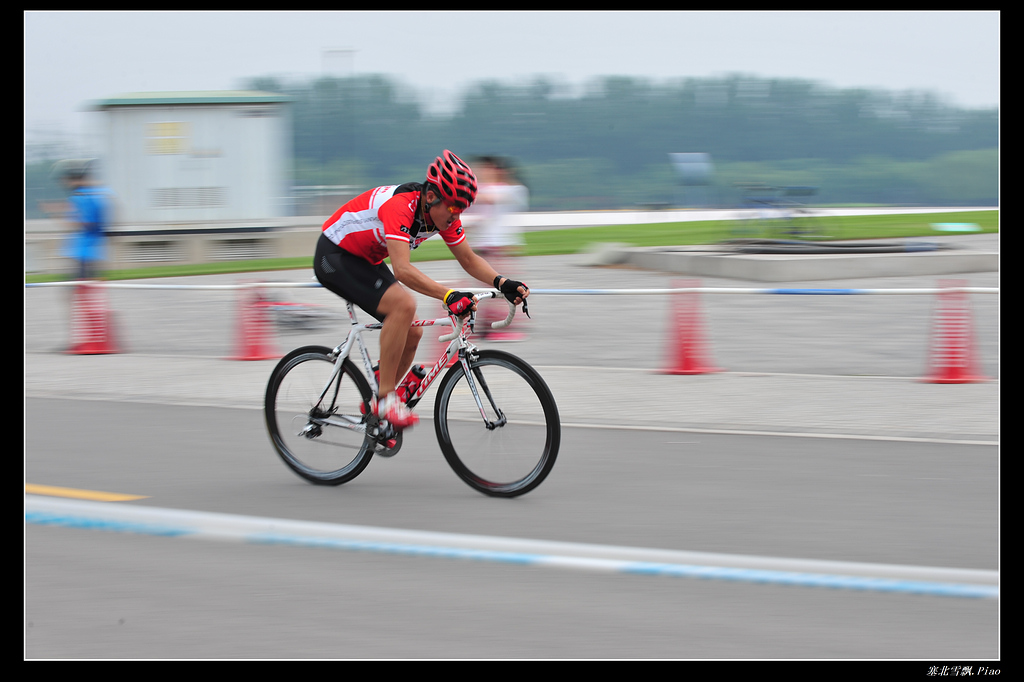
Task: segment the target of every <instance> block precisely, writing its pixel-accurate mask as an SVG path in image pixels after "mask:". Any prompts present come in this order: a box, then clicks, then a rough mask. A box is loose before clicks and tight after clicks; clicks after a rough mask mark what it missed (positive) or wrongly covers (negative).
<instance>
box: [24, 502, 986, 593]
mask: <svg viewBox="0 0 1024 682" xmlns="http://www.w3.org/2000/svg"><path fill="white" fill-rule="evenodd" d="M25 522H26V523H31V524H39V525H58V526H65V527H73V528H88V529H97V530H107V531H116V532H126V533H142V534H147V535H159V536H167V537H188V538H200V539H212V540H221V541H235V542H246V543H252V544H274V545H292V546H301V547H322V548H330V549H344V550H353V551H369V552H379V553H389V554H395V553H398V554H407V555H414V556H429V557H440V558H449V559H471V560H475V561H491V562H498V563H513V564H523V565H532V566H548V567H558V568H564V569H572V570H586V571H600V572H611V573H624V574H634V575H661V576H676V577H690V578H702V579H714V580H731V581H740V582H752V583H767V584H776V585H793V586H802V587H829V588H834V589H853V590H868V591H879V592H896V593H905V594H906V593H909V594H922V595H931V596H943V597H968V598H982V599H997V598H998V597H999V572H998V571H985V570H973V569H951V568H934V567H928V566H900V565H889V564H868V563H856V562H837V561H818V560H807V559H787V558H777V557H760V556H744V555H733V554H711V553H706V552H683V551H675V550H658V549H642V548H631V547H615V546H607V545H590V544H577V543H567V542H551V541H545V540H526V539H516V538H499V537H490V536H480V535H462V534H455V533H433V532H425V531H413V530H402V529H392V528H373V527H369V526H350V525H341V524H330V523H318V522H303V521H292V520H286V519H271V518H258V517H251V516H240V515H233V514H214V513H206V512H193V511H186V510H178V509H162V508H156V507H144V506H139V505H132V504H114V503H100V502H82V501H73V500H64V499H57V498H48V497H41V496H37V495H26V496H25Z"/></svg>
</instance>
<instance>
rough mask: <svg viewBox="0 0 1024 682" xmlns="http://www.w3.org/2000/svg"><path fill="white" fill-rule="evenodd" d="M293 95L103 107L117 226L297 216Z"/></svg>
mask: <svg viewBox="0 0 1024 682" xmlns="http://www.w3.org/2000/svg"><path fill="white" fill-rule="evenodd" d="M287 102H288V98H287V97H285V96H283V95H277V94H272V93H267V92H253V91H225V92H148V93H135V94H126V95H118V96H115V97H110V98H107V99H104V100H100V101H97V102H93V103H92V106H93V108H94V109H96V110H98V111H101V112H104V114H105V116H103V117H102V118H103V119H104V120H103V123H102V125H103V132H102V134H101V135H100V138H101V140H102V141H103V142H102V143H103V145H104V149H103V152H102V164H103V176H104V180H105V181H106V183H107V184H108V185H109V186H110V188H111V189H112V190H113V191H114V192H115V194H116V195H117V197H118V203H119V213H118V217H117V222H118V229H121V230H124V229H129V230H130V229H138V228H146V227H167V226H168V225H174V224H176V225H181V226H182V227H184V226H187V225H195V224H199V223H201V224H204V225H206V226H210V225H211V224H225V225H227V224H231V225H238V226H245V224H252V225H266V224H268V222H269V223H272V222H274V221H275V219H279V218H283V217H285V216H287V215H289V213H290V204H291V199H290V194H291V187H290V180H289V164H290V163H291V125H290V121H289V114H288V110H287Z"/></svg>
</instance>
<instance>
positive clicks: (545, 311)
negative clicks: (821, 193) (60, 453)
mask: <svg viewBox="0 0 1024 682" xmlns="http://www.w3.org/2000/svg"><path fill="white" fill-rule="evenodd" d="M992 237H993V236H991V235H978V236H963V237H956V238H955V239H957V240H958V241H959V242H960V243H962V244H965V245H967V248H974V246H972V245H978V246H977V247H976V248H981V249H985V250H987V249H989V248H993V247H995V248H998V238H997V236H996V238H995V239H993V238H992ZM972 240H973V241H972ZM585 262H586V257H585V256H583V255H577V256H545V257H535V258H524V259H521V260H519V261H516V262H514V263H513V264H509V267H510V268H511V269H510V273H512V274H514V275H517V276H521V277H522V279H524V280H525V281H527V282H529V284H530V285H531V287H533V288H535V289H547V290H554V289H577V288H596V289H601V288H607V289H618V288H636V289H641V288H652V287H669V286H671V285H672V284H673V282H674V281H675V278H676V277H678V275H672V274H668V273H662V272H656V271H647V270H638V269H633V268H625V267H591V266H587V265H585ZM422 269H423V270H424V271H425V272H426V273H427V274H429V275H430V276H432V277H434V278H435V279H438V280H441V281H450V282H453V283H458V282H462V283H463V284H464V283H465V281H464V279H463V276H460V271H459V269H458V266H457V265H456V264H455V263H454V262H433V263H425V264H423V266H422ZM311 276H312V273H311V271H309V270H300V271H289V272H282V273H250V274H244V275H224V276H217V277H190V278H177V279H176V280H175V281H177V282H180V283H183V284H192V285H195V286H205V285H210V284H230V283H241V282H253V281H256V280H263V281H271V282H305V281H310V278H311ZM956 277H957V278H959V279H962V280H964V283H965V284H967V285H969V286H977V287H998V286H999V276H998V272H980V273H968V274H961V275H957V276H956ZM938 279H939V278H937V277H933V276H921V275H918V276H908V277H877V278H863V279H853V280H843V279H841V278H840V279H838V280H836V279H832V280H830V281H828V282H823V283H821V284H819V285H818V286H821V287H829V288H833V287H851V288H861V289H870V288H908V289H909V288H927V287H935V286H936V285H937V283H938ZM701 284H702V285H703V286H708V287H712V286H714V287H744V286H757V285H752V283H750V282H744V281H738V280H732V279H729V280H726V279H711V278H703V279H702V280H701ZM787 285H788V286H793V287H799V286H807V287H813V286H815V283H814V282H807V281H805V282H787ZM277 293H278V294H279V295H280V297H282V298H285V299H288V300H291V301H296V302H308V303H316V304H318V305H322V306H324V307H325V309H327V310H328V311H330V313H331V315H333V316H334V318H333V319H334V320H336V321H337V324H336V325H335V324H333V323H332V324H329V325H327V326H326V327H324V328H321V329H317V330H308V331H285V330H279V331H278V333H277V336H276V338H275V339H274V344H275V345H276V347H277V349H278V350H279V352H280V353H282V354H283V353H284V352H286V351H287V350H289V349H290V348H293V347H297V346H300V345H306V344H309V343H316V344H321V345H328V346H333V345H335V344H336V343H337V342H339V341H340V340H341V338H340V335H341V333H342V332H343V325H342V323H343V319H342V315H343V308H342V307H341V305H340V303H339V302H338V301H337V299H336V298H335V297H333V295H331V294H330V293H329V292H326V291H324V290H323V289H282V290H280V291H279V292H277ZM110 297H111V306H112V308H113V309H114V310H115V312H116V315H117V324H118V327H119V329H120V331H121V333H122V338H123V340H124V346H125V347H124V351H125V352H122V353H119V354H111V355H96V356H87V355H68V354H65V353H64V352H62V351H63V349H64V348H66V346H67V342H68V326H69V325H68V318H69V310H68V291H67V290H62V289H56V288H38V289H27V290H26V292H25V339H24V342H25V354H24V360H25V364H24V380H25V396H26V397H27V398H83V399H98V400H113V401H124V400H128V401H133V402H157V403H171V404H199V405H214V406H227V407H241V408H251V409H258V408H260V407H261V405H262V398H263V391H264V389H265V386H266V381H267V378H268V377H269V374H270V372H271V370H272V368H273V366H274V364H275V361H273V360H262V361H238V360H231V359H228V358H229V357H230V356H231V355H232V353H233V346H234V345H235V344H236V343H237V339H236V338H235V330H234V326H235V317H236V315H237V310H238V303H237V292H234V291H231V290H209V289H206V290H203V289H195V290H175V291H153V290H141V289H119V290H112V291H111V292H110ZM971 304H972V314H973V325H974V330H973V331H974V334H975V338H976V351H977V354H978V362H979V366H980V368H981V370H982V371H983V373H984V374H985V375H986V376H988V377H990V378H991V380H990V381H986V382H980V383H970V384H954V385H949V384H934V383H927V382H923V381H921V380H920V379H921V378H922V377H923V376H925V375H926V374H927V372H928V365H929V355H930V353H931V351H930V343H931V342H930V338H931V333H932V332H931V330H932V326H933V323H934V316H935V300H934V297H930V296H921V295H918V296H858V297H839V296H828V297H806V296H769V295H747V296H739V295H728V296H714V295H704V296H702V298H701V306H702V315H703V318H702V324H703V330H704V332H705V334H706V336H707V341H708V354H709V358H710V360H711V361H712V362H713V364H715V365H717V366H720V367H722V368H723V369H724V370H725V371H723V372H718V373H709V374H701V375H693V376H672V375H666V374H663V373H660V371H659V370H662V369H664V368H666V367H667V366H669V365H670V364H671V361H670V360H668V356H669V350H668V343H669V339H670V338H671V336H672V334H673V333H674V330H673V325H674V323H673V322H672V320H671V315H670V314H669V313H670V309H671V307H670V302H669V300H668V297H666V296H664V295H661V296H644V295H637V296H615V297H610V296H607V297H602V296H560V295H557V294H543V295H537V296H535V297H534V298H533V299H531V314H532V315H533V319H531V320H522V321H521V322H520V321H518V320H517V322H516V325H517V327H518V328H519V329H521V330H523V331H524V332H526V333H527V335H528V338H527V339H526V340H525V341H523V342H521V343H516V344H501V347H502V348H504V349H506V350H508V351H510V352H513V353H515V354H517V355H520V356H521V357H523V358H524V359H526V360H527V361H528V362H530V363H531V364H533V365H534V366H535V367H537V368H538V370H540V372H541V374H542V375H543V376H544V377H545V379H546V380H547V381H548V383H549V385H550V386H551V389H552V392H553V393H554V395H555V397H556V400H557V402H558V406H559V410H560V413H561V418H562V422H563V424H564V425H566V426H569V425H576V424H579V425H587V426H592V427H625V428H668V429H682V430H689V429H695V430H721V431H732V432H737V431H738V432H750V433H799V434H814V435H823V436H826V435H827V436H854V437H861V438H865V437H866V438H911V439H924V440H932V439H939V440H957V441H971V442H985V443H995V442H997V439H998V435H999V381H998V377H999V355H998V348H999V346H998V342H999V324H998V320H999V313H998V311H999V296H998V295H972V296H971ZM420 316H421V317H439V316H440V310H439V307H438V306H437V305H436V302H433V301H429V300H427V299H423V300H422V301H421V306H420ZM433 338H435V336H431V334H430V333H429V332H428V334H427V335H426V336H425V339H427V341H425V342H424V344H423V345H422V346H421V353H420V356H419V360H420V361H423V362H427V361H432V360H434V359H435V358H436V356H437V354H438V353H439V350H440V344H438V343H436V342H434V341H432V339H433ZM479 345H480V346H482V347H487V346H495V347H497V346H498V345H499V344H497V343H492V342H489V341H487V340H483V341H481V342H480V343H479ZM432 402H433V401H432V398H431V397H430V396H428V397H427V398H426V399H425V401H424V403H423V404H422V405H423V406H424V408H425V409H424V408H421V411H422V413H423V416H424V417H426V418H427V419H425V423H424V424H423V425H421V426H420V427H419V430H420V431H421V432H422V431H427V432H428V434H429V436H428V437H430V438H433V434H432V433H429V430H430V427H429V416H430V413H431V411H432V410H431V408H430V407H428V406H432ZM424 435H425V436H426V435H427V434H424Z"/></svg>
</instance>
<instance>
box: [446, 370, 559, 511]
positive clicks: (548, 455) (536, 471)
mask: <svg viewBox="0 0 1024 682" xmlns="http://www.w3.org/2000/svg"><path fill="white" fill-rule="evenodd" d="M474 355H475V358H474V359H471V360H470V369H472V368H473V366H474V365H476V364H481V365H486V364H498V365H505V366H507V367H508V368H511V369H513V371H515V372H516V373H517V374H519V375H520V376H521V377H523V378H524V379H526V381H527V383H528V384H529V385H530V387H531V388H532V389H533V391H534V393H535V394H536V396H537V398H538V399H539V401H540V404H541V406H542V407H543V411H544V421H545V431H546V433H545V445H544V448H543V451H542V453H541V456H540V459H539V460H538V462H537V465H536V466H535V467H534V468H533V469H532V470H531V471H530V473H529V474H528V475H527V476H524V477H523V478H521V479H519V480H517V481H512V482H505V483H495V482H492V481H488V480H485V479H483V478H481V477H479V476H477V475H476V474H474V473H473V472H472V471H470V469H469V468H468V467H467V466H466V465H465V464H464V463H463V461H462V459H461V458H460V457H459V454H458V453H457V452H456V451H455V447H454V445H453V444H452V441H451V437H450V433H449V431H448V422H447V418H446V416H447V410H448V404H449V401H450V399H451V391H452V390H453V389H454V387H455V385H456V384H457V383H458V382H459V380H460V379H461V378H462V377H463V376H464V370H463V367H462V363H461V362H456V363H455V364H454V365H453V366H452V367H451V369H449V370H448V373H447V374H445V376H444V377H443V378H442V379H441V383H440V384H439V385H438V388H437V395H436V398H435V400H434V428H435V431H436V433H437V441H438V444H439V445H440V446H441V452H442V453H443V454H444V458H445V460H447V462H448V465H449V466H450V467H451V468H452V470H453V471H454V472H455V474H456V475H457V476H458V477H459V478H460V479H462V480H463V481H464V482H465V483H466V484H467V485H469V487H471V488H473V489H474V490H477V491H479V492H481V493H483V494H485V495H490V496H492V497H518V496H519V495H524V494H526V493H528V492H530V491H531V490H533V489H534V488H536V487H537V486H539V485H540V484H541V483H543V482H544V479H546V478H547V476H548V474H550V473H551V469H552V468H553V467H554V465H555V460H556V459H557V458H558V449H559V445H560V443H561V433H562V427H561V421H560V420H559V416H558V407H557V405H556V404H555V398H554V396H553V395H552V394H551V390H550V389H549V388H548V385H547V383H546V382H545V381H544V379H543V378H542V377H541V376H540V374H539V373H538V372H537V370H535V369H534V368H533V367H531V366H530V365H529V364H528V363H527V362H526V361H524V360H522V359H521V358H519V357H517V356H515V355H512V354H510V353H506V352H504V351H498V350H481V351H476V352H475V354H474Z"/></svg>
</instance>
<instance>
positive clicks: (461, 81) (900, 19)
mask: <svg viewBox="0 0 1024 682" xmlns="http://www.w3.org/2000/svg"><path fill="white" fill-rule="evenodd" d="M999 26H1000V15H999V13H998V12H993V11H984V12H981V11H979V12H939V11H934V12H778V11H775V12H739V11H733V12H26V13H24V29H25V126H26V130H27V131H32V130H38V129H40V128H58V129H62V130H65V131H67V132H69V133H72V134H78V133H80V132H81V131H82V126H83V125H85V124H84V116H83V115H82V114H81V113H79V112H80V111H81V109H82V108H83V105H84V104H85V103H86V102H88V101H90V100H95V99H102V98H104V97H109V96H111V95H114V94H119V93H124V92H142V91H162V90H224V89H232V88H237V87H240V86H241V84H242V82H243V81H244V80H245V79H247V78H251V77H256V76H266V75H277V76H285V77H295V78H308V77H311V76H316V75H320V74H322V73H324V72H325V70H326V71H327V72H330V73H347V72H353V73H357V74H366V73H380V74H387V75H392V76H395V77H397V78H399V79H400V80H401V81H403V82H404V83H406V84H407V85H408V86H410V87H412V88H415V89H416V90H417V92H418V93H419V94H420V95H421V96H422V97H423V99H424V100H425V101H427V102H428V104H429V105H430V106H431V107H432V108H434V109H435V110H438V109H443V108H444V107H445V105H446V104H450V103H451V102H453V101H455V100H456V99H457V97H458V94H459V92H460V91H461V89H462V87H464V86H465V85H466V84H467V83H469V82H472V81H475V80H481V79H485V78H494V79H499V80H503V81H514V80H518V79H524V78H529V77H531V76H534V75H541V74H542V75H547V76H550V77H553V78H556V79H558V80H561V81H563V82H565V83H567V84H570V85H578V84H580V83H583V82H585V81H586V80H587V79H589V78H591V77H594V76H600V75H630V76H642V77H647V78H651V79H654V80H658V81H661V80H668V79H675V78H686V77H704V76H715V75H723V74H727V73H744V74H750V75H755V76H763V77H796V78H806V79H810V80H815V81H819V82H821V83H823V84H825V85H829V86H834V87H868V88H881V89H886V90H900V91H901V90H927V91H932V92H934V93H936V94H938V95H939V96H941V97H943V98H944V99H945V100H946V101H948V102H949V103H950V104H954V105H957V106H963V107H992V106H998V105H999V54H1000V47H999ZM337 50H342V51H341V52H338V51H337Z"/></svg>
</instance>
